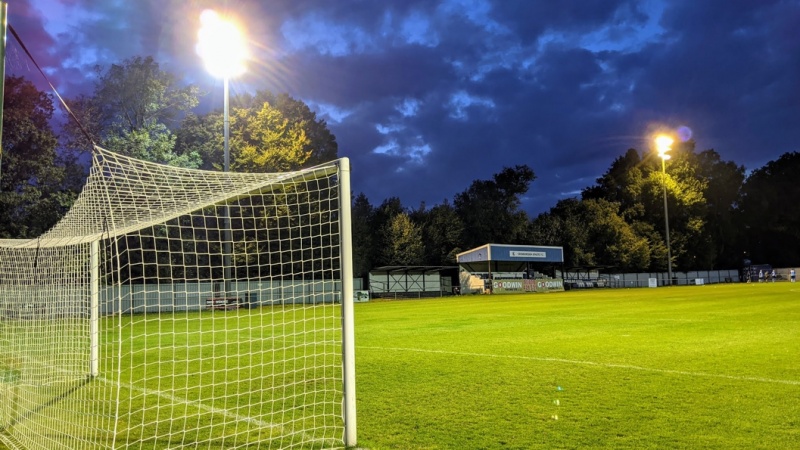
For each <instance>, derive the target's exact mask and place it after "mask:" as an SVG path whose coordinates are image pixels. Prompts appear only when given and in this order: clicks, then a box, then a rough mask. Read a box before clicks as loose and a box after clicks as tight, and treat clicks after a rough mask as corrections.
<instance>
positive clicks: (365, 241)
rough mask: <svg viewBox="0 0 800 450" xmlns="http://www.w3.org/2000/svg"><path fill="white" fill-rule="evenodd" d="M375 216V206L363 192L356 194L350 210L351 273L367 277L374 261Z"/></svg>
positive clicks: (375, 256) (375, 248)
mask: <svg viewBox="0 0 800 450" xmlns="http://www.w3.org/2000/svg"><path fill="white" fill-rule="evenodd" d="M374 216H375V208H374V207H373V206H372V205H371V204H370V203H369V199H368V198H367V196H366V195H364V194H363V193H360V194H358V195H357V196H356V198H355V200H354V201H353V209H352V211H351V222H352V233H353V273H355V275H356V276H360V277H368V276H369V271H370V269H372V265H373V263H374V261H376V260H377V259H378V258H377V255H376V250H377V247H376V245H375V242H376V240H377V238H376V236H375V231H374V228H373V227H372V223H373V220H374Z"/></svg>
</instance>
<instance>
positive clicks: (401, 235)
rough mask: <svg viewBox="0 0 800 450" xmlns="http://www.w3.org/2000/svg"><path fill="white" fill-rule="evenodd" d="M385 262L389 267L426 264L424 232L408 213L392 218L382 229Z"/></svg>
mask: <svg viewBox="0 0 800 450" xmlns="http://www.w3.org/2000/svg"><path fill="white" fill-rule="evenodd" d="M381 234H382V235H383V241H384V242H385V246H384V247H383V252H382V253H383V255H382V256H383V258H382V259H383V261H384V263H385V264H387V265H391V266H396V265H403V266H407V265H419V264H422V263H423V262H424V247H423V245H422V231H421V230H420V228H419V226H417V225H416V224H414V222H412V221H411V219H410V218H409V217H408V214H406V213H400V214H397V215H395V216H394V217H392V218H391V219H390V220H389V222H388V223H387V224H386V225H385V226H384V227H383V228H382V229H381Z"/></svg>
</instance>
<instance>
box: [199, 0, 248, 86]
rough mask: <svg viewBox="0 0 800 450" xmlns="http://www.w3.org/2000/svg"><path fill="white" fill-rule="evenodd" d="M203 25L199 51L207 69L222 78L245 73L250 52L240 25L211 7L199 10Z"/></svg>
mask: <svg viewBox="0 0 800 450" xmlns="http://www.w3.org/2000/svg"><path fill="white" fill-rule="evenodd" d="M200 25H201V26H200V30H199V31H198V32H197V54H198V55H200V57H201V58H203V62H204V63H205V66H206V70H208V72H209V73H210V74H211V75H213V76H215V77H217V78H223V79H228V78H231V77H236V76H239V75H241V74H243V73H244V72H245V70H246V67H245V61H246V60H247V58H248V54H247V45H245V39H244V35H243V34H242V32H241V31H240V30H239V28H238V27H237V26H236V25H235V24H234V23H233V22H231V21H229V20H225V19H224V18H222V17H221V16H220V15H219V14H217V12H216V11H213V10H210V9H207V10H205V11H203V12H202V13H201V14H200Z"/></svg>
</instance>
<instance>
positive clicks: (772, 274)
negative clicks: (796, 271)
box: [769, 269, 778, 283]
mask: <svg viewBox="0 0 800 450" xmlns="http://www.w3.org/2000/svg"><path fill="white" fill-rule="evenodd" d="M769 277H770V278H771V279H772V282H773V283H774V282H775V278H778V274H776V273H775V269H772V273H771V274H770V276H769Z"/></svg>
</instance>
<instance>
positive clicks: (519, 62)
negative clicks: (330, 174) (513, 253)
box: [7, 0, 800, 215]
mask: <svg viewBox="0 0 800 450" xmlns="http://www.w3.org/2000/svg"><path fill="white" fill-rule="evenodd" d="M205 8H215V9H217V10H218V11H220V12H223V13H227V14H230V15H231V16H233V17H236V18H237V19H238V20H239V21H240V23H241V25H242V27H243V29H244V30H245V32H246V33H247V38H248V40H249V43H250V51H251V53H252V55H253V60H252V61H251V62H250V63H249V69H248V72H247V73H246V74H245V75H243V76H241V77H239V78H237V79H235V80H233V81H232V84H231V89H232V91H233V92H234V93H235V92H243V91H255V90H259V89H269V90H272V91H274V92H287V93H289V94H290V95H292V96H293V97H295V98H297V99H300V100H303V101H304V102H305V103H307V104H308V105H309V106H310V107H311V108H312V109H313V110H314V111H316V112H317V114H318V115H319V116H320V117H322V118H324V119H325V120H326V121H327V123H328V126H329V128H330V129H331V130H332V131H333V133H334V134H335V135H336V137H337V140H338V142H339V154H340V156H347V157H349V158H350V159H351V162H352V166H353V183H352V184H353V189H354V191H355V192H364V193H365V194H366V195H367V196H368V197H369V199H370V201H371V202H372V203H373V204H374V205H378V204H380V203H381V202H382V201H383V200H384V199H386V198H388V197H399V198H400V199H401V201H402V203H403V205H404V206H407V207H411V208H416V207H418V206H419V205H420V203H421V202H425V203H426V205H427V206H428V207H430V206H433V205H435V204H438V203H441V202H442V201H443V200H444V199H448V200H452V198H453V196H454V195H455V194H457V193H459V192H462V191H464V190H465V189H466V188H467V187H468V186H469V185H470V183H471V182H472V181H473V180H476V179H490V178H491V176H492V175H493V174H495V173H497V172H499V171H500V170H501V169H502V168H503V167H508V166H514V165H517V164H527V165H528V166H530V167H531V168H532V169H533V170H534V172H535V173H536V175H537V179H536V181H534V183H533V184H532V185H531V189H530V191H529V193H528V196H527V197H526V198H525V199H524V207H525V209H526V210H527V211H529V212H530V213H531V214H532V215H535V214H538V213H539V212H542V211H545V210H547V209H548V208H550V207H551V206H553V205H554V204H555V203H556V201H558V200H559V199H561V198H565V197H570V196H575V195H577V194H578V193H579V191H580V190H581V189H582V188H584V187H587V186H589V185H591V184H592V183H593V182H594V180H595V179H596V178H597V177H598V176H600V175H602V173H603V172H604V171H605V170H606V169H608V167H609V165H610V164H611V162H612V161H613V160H614V159H615V158H616V157H618V156H620V155H622V154H624V152H625V151H626V150H627V149H628V148H636V149H639V150H640V151H652V144H651V142H652V137H653V134H654V133H655V132H656V131H658V130H676V129H677V128H678V127H681V126H685V127H688V128H689V129H691V131H692V137H693V139H695V141H696V143H697V148H698V150H705V149H715V150H716V151H718V152H719V153H720V154H721V155H722V158H723V159H725V160H729V161H734V162H736V163H737V164H740V165H744V166H745V167H746V168H747V169H751V170H752V169H755V168H758V167H761V166H762V165H764V164H765V163H766V162H768V161H770V160H774V159H776V158H777V157H778V156H780V155H781V154H783V153H785V152H790V151H799V150H800V2H798V1H797V0H791V1H789V0H782V1H781V0H641V1H636V0H558V1H556V0H269V1H257V0H251V1H245V0H229V1H216V2H214V1H202V0H138V1H127V0H11V1H9V10H8V11H9V23H11V25H12V26H13V27H14V28H15V29H16V30H17V32H18V33H19V34H20V36H21V38H22V39H23V41H25V42H26V45H27V46H28V47H29V48H30V50H31V51H32V53H33V54H34V56H35V57H36V58H37V60H38V62H39V63H40V64H41V65H42V66H44V68H45V71H46V72H47V73H48V76H49V77H51V79H52V81H53V83H54V84H55V85H56V87H57V89H58V90H59V92H60V93H61V94H62V95H65V96H71V95H76V94H78V93H89V92H91V88H92V82H93V70H92V68H93V67H94V66H95V65H96V64H110V63H115V62H120V61H122V60H124V59H125V58H129V57H131V56H137V55H141V56H147V55H152V56H154V57H155V59H156V60H157V61H158V62H159V63H160V64H161V66H162V68H164V69H165V70H168V71H171V72H174V73H177V74H181V75H182V76H184V77H185V80H186V82H187V83H189V82H191V83H196V84H198V85H200V86H201V87H202V89H203V90H204V91H205V92H208V95H207V96H206V97H205V98H204V100H203V105H205V106H206V107H208V106H211V107H220V108H221V104H222V99H221V97H222V88H221V82H220V81H219V80H215V79H213V78H211V76H210V75H208V74H207V73H205V70H204V68H203V65H202V62H201V61H200V60H199V58H198V57H197V55H196V53H195V45H196V42H195V40H196V35H197V28H198V24H199V15H200V12H201V11H202V10H203V9H205ZM7 60H8V69H7V70H9V71H12V72H16V73H22V74H24V75H25V76H26V77H29V78H31V79H33V78H35V72H33V71H31V70H30V69H31V67H30V64H29V63H28V62H27V61H26V60H25V57H24V55H22V54H21V53H20V52H19V50H18V49H15V43H14V40H13V38H12V37H11V36H10V35H9V55H8V58H7ZM37 84H40V85H41V86H45V85H44V84H42V83H40V82H38V81H37Z"/></svg>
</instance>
